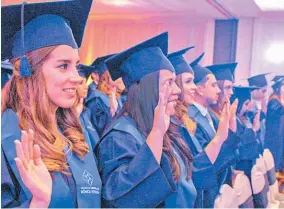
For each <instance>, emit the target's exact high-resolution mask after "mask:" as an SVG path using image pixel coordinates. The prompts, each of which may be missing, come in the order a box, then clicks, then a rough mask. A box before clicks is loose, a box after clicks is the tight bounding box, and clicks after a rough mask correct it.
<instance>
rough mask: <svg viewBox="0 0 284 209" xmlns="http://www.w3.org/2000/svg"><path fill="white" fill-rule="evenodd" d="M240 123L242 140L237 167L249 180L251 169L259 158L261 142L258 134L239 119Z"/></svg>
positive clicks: (239, 133)
mask: <svg viewBox="0 0 284 209" xmlns="http://www.w3.org/2000/svg"><path fill="white" fill-rule="evenodd" d="M237 122H238V131H237V132H238V136H239V137H240V139H241V143H240V146H239V149H238V150H239V160H240V161H239V162H238V163H237V165H236V169H237V170H241V171H244V173H245V174H246V176H248V178H249V179H250V178H251V169H252V167H253V166H254V164H255V162H256V159H257V158H258V157H259V154H262V153H261V152H260V149H259V147H260V146H261V142H260V141H259V139H258V137H257V134H256V133H255V132H254V131H253V130H252V128H248V127H246V124H243V122H242V121H241V120H240V119H239V118H238V117H237Z"/></svg>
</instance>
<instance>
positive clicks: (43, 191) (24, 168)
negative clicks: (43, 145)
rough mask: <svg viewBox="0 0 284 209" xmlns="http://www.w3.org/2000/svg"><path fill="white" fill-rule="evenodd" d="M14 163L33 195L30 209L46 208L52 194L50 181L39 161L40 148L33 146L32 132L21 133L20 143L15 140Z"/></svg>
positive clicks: (40, 160)
mask: <svg viewBox="0 0 284 209" xmlns="http://www.w3.org/2000/svg"><path fill="white" fill-rule="evenodd" d="M15 146H16V152H17V157H16V158H15V162H16V165H17V168H18V170H19V173H20V176H21V178H22V181H23V183H24V184H25V186H26V187H27V188H28V189H29V191H30V192H31V193H32V195H33V199H32V201H31V204H30V207H31V208H47V207H48V205H49V203H50V199H51V193H52V179H51V175H50V173H49V171H48V170H47V168H46V166H45V164H44V163H43V161H42V159H41V152H40V147H39V146H38V145H34V132H33V131H32V130H29V131H28V133H27V132H26V131H22V139H21V141H19V140H15Z"/></svg>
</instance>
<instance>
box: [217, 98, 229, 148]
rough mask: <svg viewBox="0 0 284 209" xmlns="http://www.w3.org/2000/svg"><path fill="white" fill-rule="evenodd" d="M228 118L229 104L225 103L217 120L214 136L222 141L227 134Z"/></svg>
mask: <svg viewBox="0 0 284 209" xmlns="http://www.w3.org/2000/svg"><path fill="white" fill-rule="evenodd" d="M229 120H230V104H229V103H228V102H226V103H225V105H224V108H223V110H222V114H221V117H220V121H219V126H218V130H217V133H216V137H217V138H218V139H219V140H220V141H221V142H222V143H223V142H224V141H226V140H227V138H228V134H229Z"/></svg>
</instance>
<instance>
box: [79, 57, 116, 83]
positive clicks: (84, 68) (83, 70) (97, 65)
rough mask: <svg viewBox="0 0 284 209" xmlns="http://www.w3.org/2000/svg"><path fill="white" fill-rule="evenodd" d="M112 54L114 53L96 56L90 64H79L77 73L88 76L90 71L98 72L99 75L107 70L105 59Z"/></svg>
mask: <svg viewBox="0 0 284 209" xmlns="http://www.w3.org/2000/svg"><path fill="white" fill-rule="evenodd" d="M113 55H115V54H110V55H106V56H103V57H98V58H97V59H96V60H95V61H94V62H93V63H92V64H91V65H83V64H80V65H79V68H78V72H79V75H80V76H83V77H86V78H88V77H89V76H90V75H91V74H92V72H95V73H98V74H100V75H101V74H103V73H104V72H105V71H106V70H107V66H106V65H105V60H106V59H108V58H109V57H111V56H113Z"/></svg>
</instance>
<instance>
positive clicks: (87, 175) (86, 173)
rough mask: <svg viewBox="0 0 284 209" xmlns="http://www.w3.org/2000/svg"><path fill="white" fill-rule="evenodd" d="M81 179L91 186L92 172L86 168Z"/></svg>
mask: <svg viewBox="0 0 284 209" xmlns="http://www.w3.org/2000/svg"><path fill="white" fill-rule="evenodd" d="M83 179H84V180H85V181H86V182H87V183H88V184H89V185H90V186H92V184H93V181H94V177H93V176H92V174H90V173H89V172H88V171H87V170H86V169H85V170H84V173H83Z"/></svg>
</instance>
